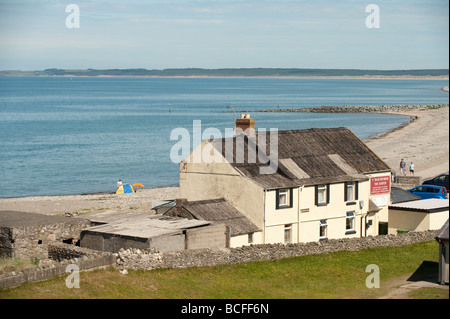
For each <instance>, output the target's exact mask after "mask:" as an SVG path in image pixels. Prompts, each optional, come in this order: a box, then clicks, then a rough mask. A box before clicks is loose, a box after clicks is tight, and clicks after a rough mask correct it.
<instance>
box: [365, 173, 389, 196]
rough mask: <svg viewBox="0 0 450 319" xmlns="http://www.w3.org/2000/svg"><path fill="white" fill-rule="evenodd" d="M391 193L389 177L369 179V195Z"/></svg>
mask: <svg viewBox="0 0 450 319" xmlns="http://www.w3.org/2000/svg"><path fill="white" fill-rule="evenodd" d="M390 191H391V177H390V176H380V177H372V178H371V179H370V195H375V194H386V193H389V192H390Z"/></svg>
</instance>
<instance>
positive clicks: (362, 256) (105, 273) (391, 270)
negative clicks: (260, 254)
mask: <svg viewBox="0 0 450 319" xmlns="http://www.w3.org/2000/svg"><path fill="white" fill-rule="evenodd" d="M424 262H426V264H427V265H428V266H427V267H425V268H427V269H426V271H428V272H429V271H432V272H433V271H434V270H435V271H437V269H438V268H437V262H438V244H437V243H436V242H435V241H430V242H424V243H418V244H412V245H408V246H404V247H390V248H376V249H366V250H361V251H355V252H348V251H343V252H336V253H330V254H326V255H312V256H303V257H293V258H287V259H282V260H275V261H259V262H249V263H242V264H235V265H222V266H214V267H193V268H187V269H155V270H151V271H143V270H138V271H132V270H130V271H129V274H128V275H121V274H119V271H118V270H116V269H109V270H95V271H89V272H81V273H80V288H72V289H68V288H67V287H66V285H65V279H66V277H67V276H61V277H56V278H52V279H50V280H47V281H43V282H37V283H26V284H23V285H21V286H19V287H16V288H11V289H4V290H0V299H5V298H164V299H174V298H176V299H179V298H181V299H184V298H189V299H191V298H199V299H241V298H245V299H266V298H271V299H302V298H376V297H378V296H381V295H383V294H384V293H385V292H386V289H388V287H386V286H384V284H385V283H386V282H388V281H389V280H392V279H394V278H396V277H400V276H405V275H409V274H413V273H415V272H416V270H418V269H419V268H420V269H422V270H421V271H423V269H424V267H421V265H422V264H424ZM369 264H375V265H377V266H378V267H379V270H380V278H381V284H380V288H379V289H378V288H372V289H369V288H367V287H366V278H367V276H369V275H370V273H367V272H366V271H365V270H366V266H367V265H369ZM430 265H431V266H430ZM415 275H417V272H416V274H415ZM412 297H413V298H442V297H444V298H448V290H446V294H445V293H444V294H442V292H441V291H439V292H438V293H436V292H434V291H432V290H431V291H426V292H425V291H424V292H423V293H417V295H415V296H412Z"/></svg>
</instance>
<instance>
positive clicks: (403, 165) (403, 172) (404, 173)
mask: <svg viewBox="0 0 450 319" xmlns="http://www.w3.org/2000/svg"><path fill="white" fill-rule="evenodd" d="M405 168H406V162H405V161H404V160H403V158H402V160H401V161H400V174H401V175H406V171H405Z"/></svg>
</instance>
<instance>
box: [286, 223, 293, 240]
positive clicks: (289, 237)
mask: <svg viewBox="0 0 450 319" xmlns="http://www.w3.org/2000/svg"><path fill="white" fill-rule="evenodd" d="M291 229H292V225H290V224H289V225H284V243H285V244H290V243H291Z"/></svg>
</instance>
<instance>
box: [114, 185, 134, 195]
mask: <svg viewBox="0 0 450 319" xmlns="http://www.w3.org/2000/svg"><path fill="white" fill-rule="evenodd" d="M130 193H134V189H133V186H131V185H130V184H123V185H122V186H120V187H119V188H118V189H117V191H116V194H130Z"/></svg>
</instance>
